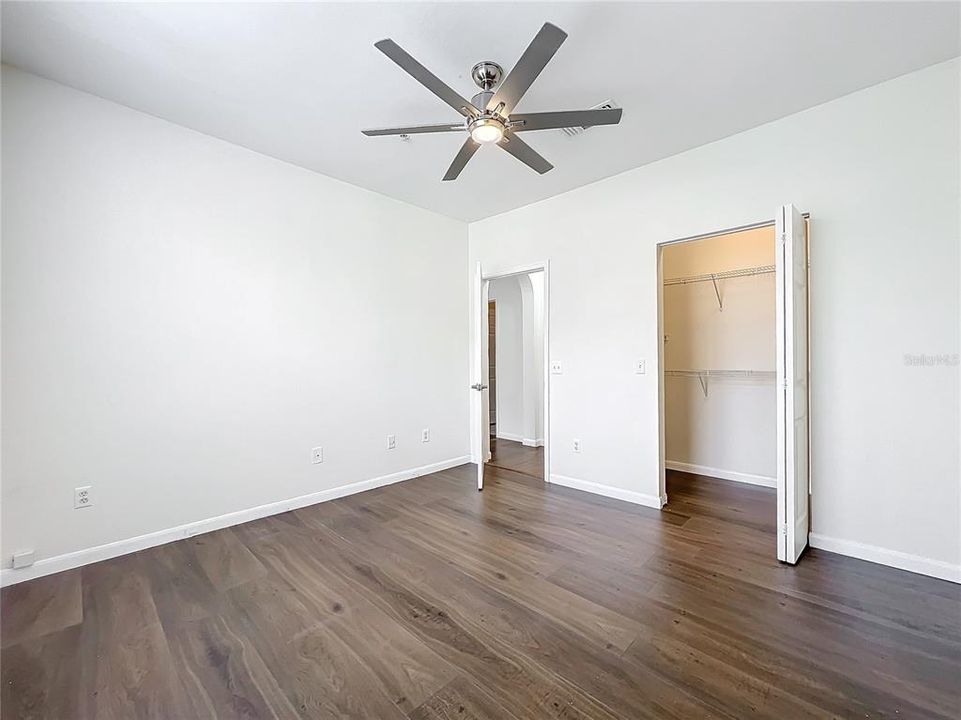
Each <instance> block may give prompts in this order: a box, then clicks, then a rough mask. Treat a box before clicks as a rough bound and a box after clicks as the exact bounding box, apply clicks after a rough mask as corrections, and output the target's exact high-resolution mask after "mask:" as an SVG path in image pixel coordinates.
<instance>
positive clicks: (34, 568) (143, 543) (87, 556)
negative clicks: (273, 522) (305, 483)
mask: <svg viewBox="0 0 961 720" xmlns="http://www.w3.org/2000/svg"><path fill="white" fill-rule="evenodd" d="M467 462H470V456H469V455H463V456H461V457H456V458H451V459H449V460H442V461H440V462H436V463H431V464H430V465H422V466H421V467H416V468H411V469H410V470H401V471H400V472H396V473H391V474H390V475H382V476H381V477H376V478H371V479H370V480H361V481H360V482H356V483H351V484H349V485H341V486H340V487H335V488H330V489H329V490H321V491H320V492H315V493H310V494H308V495H300V496H299V497H295V498H290V499H288V500H280V501H278V502H273V503H267V504H266V505H258V506H257V507H252V508H248V509H246V510H238V511H237V512H232V513H227V514H226V515H219V516H217V517H212V518H207V519H205V520H197V521H196V522H191V523H187V524H185V525H178V526H176V527H172V528H167V529H166V530H158V531H157V532H152V533H147V534H146V535H139V536H137V537H132V538H127V539H126V540H117V541H115V542H111V543H107V544H105V545H97V546H95V547H91V548H85V549H83V550H77V551H74V552H70V553H64V554H63V555H55V556H54V557H49V558H43V559H42V560H37V562H35V563H34V564H33V565H30V566H29V567H25V568H20V569H18V570H14V569H13V568H3V571H2V572H0V587H6V586H7V585H15V584H16V583H19V582H23V581H25V580H32V579H33V578H38V577H42V576H44V575H52V574H53V573H58V572H62V571H64V570H72V569H73V568H77V567H80V566H82V565H89V564H90V563H95V562H100V561H101V560H109V559H110V558H113V557H117V556H119V555H126V554H128V553H132V552H137V551H138V550H144V549H146V548H149V547H154V546H156V545H163V544H165V543H168V542H173V541H174V540H183V539H184V538H188V537H192V536H194V535H200V534H201V533H206V532H211V531H213V530H221V529H222V528H225V527H230V526H232V525H240V524H241V523H245V522H250V521H251V520H258V519H260V518H263V517H267V516H269V515H277V514H278V513H282V512H287V511H288V510H296V509H297V508H302V507H307V506H308V505H316V504H317V503H322V502H325V501H326V500H336V499H337V498H340V497H345V496H347V495H354V494H356V493H360V492H364V491H366V490H373V489H374V488H379V487H383V486H384V485H392V484H393V483H397V482H402V481H403V480H411V479H413V478H416V477H420V476H422V475H430V474H431V473H435V472H440V471H441V470H447V469H448V468H452V467H457V466H458V465H463V464H464V463H467Z"/></svg>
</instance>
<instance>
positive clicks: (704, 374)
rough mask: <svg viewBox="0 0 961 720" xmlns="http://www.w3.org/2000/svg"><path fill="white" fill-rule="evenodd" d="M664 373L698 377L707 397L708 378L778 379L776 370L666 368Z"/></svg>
mask: <svg viewBox="0 0 961 720" xmlns="http://www.w3.org/2000/svg"><path fill="white" fill-rule="evenodd" d="M664 374H665V375H666V376H668V377H690V378H697V380H698V382H700V383H701V390H702V391H703V392H704V397H707V386H708V380H710V379H711V378H733V379H742V380H764V381H768V380H772V381H773V380H776V379H777V373H776V372H775V371H774V370H665V371H664Z"/></svg>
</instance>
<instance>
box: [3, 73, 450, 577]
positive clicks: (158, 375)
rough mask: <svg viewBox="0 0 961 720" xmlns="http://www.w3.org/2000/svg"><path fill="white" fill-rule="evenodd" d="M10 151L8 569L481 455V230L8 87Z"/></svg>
mask: <svg viewBox="0 0 961 720" xmlns="http://www.w3.org/2000/svg"><path fill="white" fill-rule="evenodd" d="M2 150H3V167H2V169H3V208H2V209H3V221H2V222H3V225H2V231H3V278H2V293H3V295H2V308H3V337H2V344H3V358H2V363H3V367H2V371H3V418H2V422H3V447H2V452H3V466H2V471H3V494H2V500H3V535H2V545H3V550H2V555H3V564H4V566H5V567H6V566H9V564H10V557H11V554H12V553H13V552H15V551H19V550H22V549H29V548H32V549H35V550H36V552H37V557H38V558H40V559H41V560H45V561H47V570H49V569H50V568H51V567H53V566H54V565H52V564H51V562H50V561H49V559H50V558H55V557H57V556H62V555H63V554H64V553H72V552H76V551H83V550H84V549H86V548H91V547H94V546H100V545H103V544H105V543H111V542H115V541H122V540H124V539H129V538H133V537H135V536H142V535H144V534H146V533H156V532H159V533H161V535H163V531H164V530H165V529H169V528H172V527H175V526H180V525H183V524H187V523H192V522H196V521H202V520H204V519H208V518H212V517H215V516H222V515H224V514H227V513H232V512H236V511H243V510H245V509H248V508H253V507H257V506H262V505H264V504H269V503H276V502H278V501H285V500H288V499H291V498H297V497H299V496H304V495H310V494H317V493H319V495H315V496H313V499H319V497H326V496H328V495H330V494H332V493H333V494H336V492H337V491H334V490H333V489H336V488H343V487H344V486H349V485H351V484H352V483H358V482H361V481H367V480H371V479H377V478H381V479H383V478H384V476H388V477H387V479H397V478H398V477H403V475H401V476H397V475H394V474H395V473H408V471H410V470H411V469H414V468H423V467H424V466H430V465H432V464H435V463H442V464H443V463H450V462H455V463H456V462H460V461H463V460H464V459H465V458H464V456H465V454H466V453H467V452H468V442H469V439H468V435H467V427H468V419H467V409H468V399H467V392H466V388H467V386H468V384H469V379H468V372H467V370H468V366H467V362H466V357H465V354H464V352H465V348H466V347H467V343H468V335H467V333H468V328H467V322H466V318H467V313H468V301H467V299H466V297H465V295H464V290H465V277H464V267H465V265H466V262H467V255H466V226H465V225H464V224H463V223H460V222H456V221H453V220H450V219H447V218H443V217H441V216H438V215H435V214H432V213H429V212H426V211H423V210H420V209H416V208H414V207H412V206H410V205H407V204H404V203H401V202H397V201H394V200H391V199H388V198H386V197H384V196H381V195H378V194H375V193H371V192H368V191H365V190H361V189H358V188H356V187H353V186H351V185H347V184H345V183H342V182H338V181H334V180H331V179H329V178H326V177H323V176H320V175H316V174H314V173H311V172H309V171H306V170H302V169H300V168H297V167H294V166H291V165H287V164H285V163H283V162H279V161H277V160H273V159H270V158H267V157H264V156H262V155H259V154H257V153H254V152H250V151H248V150H245V149H242V148H239V147H236V146H233V145H230V144H228V143H225V142H221V141H219V140H215V139H212V138H210V137H207V136H204V135H201V134H198V133H195V132H192V131H189V130H186V129H184V128H181V127H178V126H175V125H172V124H169V123H167V122H164V121H161V120H158V119H155V118H153V117H150V116H147V115H143V114H140V113H137V112H134V111H132V110H129V109H126V108H124V107H121V106H119V105H115V104H112V103H110V102H106V101H104V100H101V99H98V98H95V97H93V96H91V95H86V94H83V93H80V92H77V91H74V90H70V89H68V88H65V87H63V86H60V85H56V84H54V83H51V82H48V81H45V80H41V79H39V78H37V77H34V76H31V75H27V74H24V73H22V72H19V71H16V70H13V69H9V68H5V69H4V71H3V148H2ZM425 427H430V429H431V440H430V442H429V443H421V442H420V434H421V429H422V428H425ZM388 433H393V434H396V437H397V448H396V449H395V450H393V451H390V452H388V451H387V450H386V440H385V438H386V435H387V434H388ZM317 445H322V446H323V447H324V449H325V462H324V463H323V464H320V465H313V464H311V462H310V452H311V448H312V447H313V446H317ZM81 485H92V486H93V498H94V503H93V506H92V507H90V508H88V509H84V510H74V509H73V488H74V487H76V486H81ZM354 489H356V488H354ZM327 491H330V492H327ZM325 493H326V494H325ZM309 499H310V498H308V500H309ZM272 509H273V511H277V510H278V509H283V507H277V506H273V508H272ZM244 517H246V516H244ZM241 519H242V518H241ZM228 521H232V522H236V521H237V517H234V518H233V519H231V518H227V519H226V520H224V522H228ZM163 537H165V538H166V539H171V538H170V537H169V536H163ZM154 540H156V537H155V538H154ZM151 541H152V540H150V538H148V539H147V540H145V541H143V542H148V543H149V542H151ZM126 547H129V545H128V546H126ZM114 549H115V550H116V548H114ZM117 551H119V550H117ZM102 552H108V554H109V552H113V550H110V549H108V550H107V551H102ZM83 557H86V558H88V559H89V558H90V557H93V556H91V555H85V556H83ZM75 561H77V558H72V559H71V558H69V557H68V558H66V559H64V558H62V557H61V558H60V560H59V561H56V562H60V563H61V565H59V566H57V567H60V566H62V564H63V563H64V562H75ZM42 567H43V563H42V562H41V563H39V564H38V566H37V567H35V569H34V572H39V570H38V569H37V568H42ZM23 576H24V575H23V573H21V574H20V575H19V577H23ZM16 577H18V575H17V574H15V573H13V572H12V571H5V573H4V580H5V581H6V582H9V581H11V580H13V579H15V578H16Z"/></svg>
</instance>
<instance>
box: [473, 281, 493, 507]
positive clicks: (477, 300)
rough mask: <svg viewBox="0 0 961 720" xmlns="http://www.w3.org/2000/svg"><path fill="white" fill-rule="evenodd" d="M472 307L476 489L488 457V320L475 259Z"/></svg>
mask: <svg viewBox="0 0 961 720" xmlns="http://www.w3.org/2000/svg"><path fill="white" fill-rule="evenodd" d="M472 291H473V295H474V297H473V308H474V323H473V325H474V342H473V343H472V347H473V348H474V357H472V358H471V376H472V378H473V384H472V385H471V389H472V390H474V391H475V392H476V393H477V397H476V402H473V403H471V407H473V409H474V420H475V422H474V423H472V424H473V426H474V427H475V428H476V429H475V433H476V436H475V437H474V442H473V443H472V445H473V447H474V448H475V449H476V455H475V458H476V460H477V489H478V490H483V489H484V463H486V462H487V460H488V459H489V458H490V411H489V410H488V403H489V400H488V395H487V392H488V390H487V381H488V373H489V367H488V361H487V346H488V337H487V336H488V333H489V332H490V322H489V319H488V316H487V298H488V292H489V291H488V282H487V281H486V280H484V274H483V271H482V270H481V264H480V263H477V266H476V267H475V269H474V284H473V288H472Z"/></svg>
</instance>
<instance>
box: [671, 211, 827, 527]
mask: <svg viewBox="0 0 961 720" xmlns="http://www.w3.org/2000/svg"><path fill="white" fill-rule="evenodd" d="M801 217H803V218H804V223H805V235H806V242H805V251H806V254H807V258H806V260H805V263H804V266H805V269H806V271H807V280H806V282H807V287H808V296H807V353H808V357H807V373H808V382H807V407H808V412H807V418H808V428H807V431H808V433H807V434H808V447H807V467H808V472H809V473H810V472H811V469H812V468H813V467H814V466H813V463H812V458H811V442H810V439H811V423H812V420H811V383H810V369H811V293H810V288H811V262H810V253H811V220H810V218H811V216H810V213H807V212H804V213H801ZM776 225H777V222H776V219H775V218H773V217H772V218H771V219H770V220H762V221H759V222H753V223H747V224H744V225H738V226H736V227H729V228H726V229H723V230H714V231H711V232H706V233H701V234H699V235H689V236H687V237H681V238H675V239H672V240H665V241H664V242H660V243H657V245H656V246H655V252H656V253H657V256H656V263H655V265H656V267H657V406H658V418H657V430H658V474H659V477H658V483H659V485H658V487H659V492H660V501H661V506H662V507H663V506H664V505H666V504H667V502H668V497H667V472H666V469H665V466H664V463H665V459H666V440H665V438H666V435H667V430H666V424H665V383H664V270H663V263H662V257H663V254H662V250H663V249H664V248H665V247H667V246H669V245H679V244H680V243H686V242H693V241H696V240H707V239H708V238H714V237H720V236H723V235H732V234H734V233H740V232H745V231H747V230H757V229H758V228H766V227H770V228H772V229H774V228H775V227H776ZM810 494H811V481H810V475H809V477H808V508H809V512H808V518H809V520H808V522H809V523H810V517H811V514H810V507H811V498H810ZM779 511H780V508H779V507H778V508H776V509H775V513H776V514H777V513H779ZM781 524H782V523H781V518H780V515H779V514H778V515H777V518H776V525H775V527H776V528H780V527H781ZM777 532H778V533H780V530H778V531H777ZM778 541H780V534H779V535H778Z"/></svg>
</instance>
